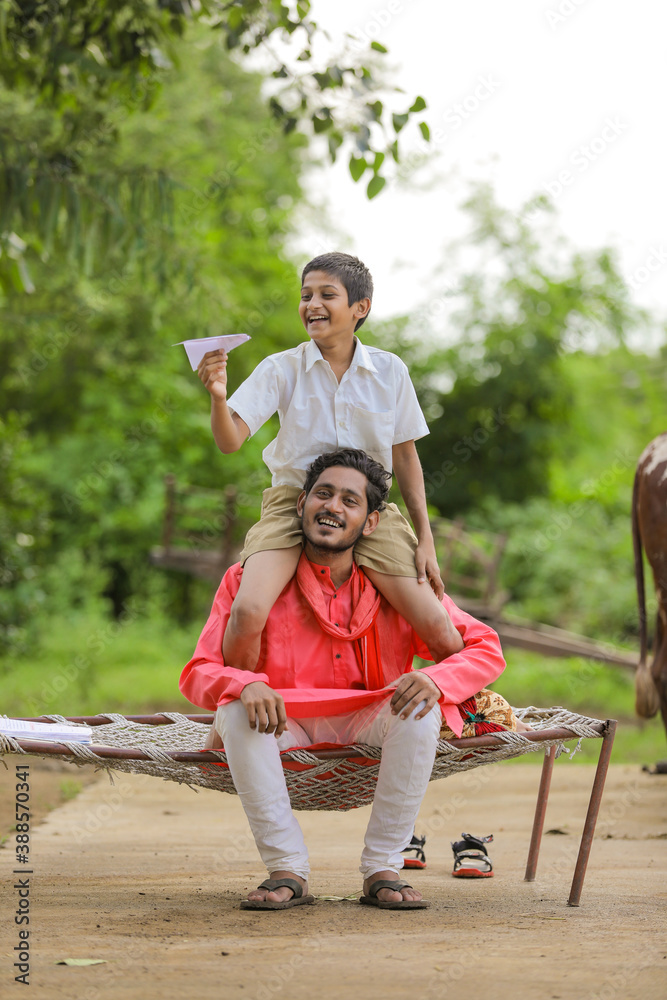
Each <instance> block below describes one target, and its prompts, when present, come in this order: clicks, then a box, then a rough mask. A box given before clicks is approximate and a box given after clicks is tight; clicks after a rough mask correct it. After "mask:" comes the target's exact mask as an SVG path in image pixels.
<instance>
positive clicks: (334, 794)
mask: <svg viewBox="0 0 667 1000" xmlns="http://www.w3.org/2000/svg"><path fill="white" fill-rule="evenodd" d="M514 711H515V713H516V715H517V718H519V719H521V720H522V721H523V722H526V723H528V724H529V725H530V726H531V727H532V728H533V730H534V732H535V734H538V735H540V736H543V737H544V738H541V739H539V740H534V739H533V738H532V737H533V734H529V736H524V735H523V734H521V733H515V732H500V733H494V734H493V738H490V739H488V740H487V741H486V742H484V738H483V737H479V736H478V737H470V738H468V739H461V740H452V741H445V740H439V741H438V749H437V753H436V758H435V764H434V766H433V772H432V774H431V780H434V779H436V778H445V777H447V776H448V775H450V774H455V773H456V772H457V771H465V770H468V769H469V768H471V767H480V766H482V765H485V764H491V763H494V762H495V761H498V760H506V759H508V758H510V757H518V756H520V755H522V754H524V753H534V752H536V751H539V750H540V749H548V748H549V747H554V746H555V747H556V756H559V755H560V753H561V752H562V751H563V749H564V741H565V740H566V739H573V738H576V739H577V740H581V739H587V738H588V739H590V738H592V739H599V738H600V735H601V731H600V727H601V726H604V725H605V724H604V723H603V722H602V721H601V720H599V719H589V718H587V717H586V716H582V715H575V714H573V713H572V712H568V711H566V710H565V709H563V708H550V709H539V708H532V707H531V708H523V709H515V710H514ZM138 718H139V719H141V720H142V721H138V719H137V717H128V718H126V717H124V716H122V715H117V714H113V713H109V714H105V715H99V716H94V717H92V718H86V719H85V720H83V719H76V720H74V719H65V718H64V717H63V716H60V715H48V716H42V717H41V720H40V721H49V722H60V723H66V722H72V721H85V722H86V723H87V724H89V725H92V726H93V727H94V728H93V744H92V745H86V744H79V743H69V742H68V743H57V744H45V743H44V742H43V741H36V740H16V739H12V738H11V737H7V736H2V735H0V753H26V752H30V753H37V754H40V753H41V754H42V755H43V756H47V755H48V756H62V757H64V758H66V759H69V760H70V761H71V762H72V763H75V764H82V765H83V764H93V765H95V766H96V767H98V768H105V769H112V770H117V771H127V772H131V773H138V774H151V775H154V776H156V777H160V778H164V779H165V780H169V781H177V782H179V783H181V784H187V785H193V786H203V787H205V788H215V789H217V790H218V791H221V792H230V793H233V794H235V791H236V790H235V788H234V784H233V782H232V778H231V774H230V771H229V768H228V766H227V756H226V754H225V753H224V751H202V750H201V747H202V746H203V743H204V739H205V736H206V730H205V728H204V724H205V725H210V724H211V723H212V721H213V716H212V715H211V716H209V715H202V716H187V715H180V714H178V713H176V712H165V713H163V714H162V715H160V716H155V717H152V718H151V717H138ZM146 718H151V722H150V723H149V722H147V721H145V720H146ZM552 730H558V732H559V735H556V734H555V733H554V734H553V735H550V732H551V731H552ZM489 744H491V745H489ZM109 750H115V751H120V753H115V754H110V753H108V751H109ZM380 756H381V749H380V748H379V747H370V746H364V745H355V746H349V747H341V748H340V750H333V751H317V750H315V751H311V750H309V749H293V750H289V751H286V752H285V753H283V754H282V759H283V767H284V771H285V779H286V782H287V788H288V791H289V795H290V800H291V802H292V807H293V808H294V809H325V810H348V809H355V808H357V807H359V806H364V805H367V804H368V803H370V802H372V800H373V794H374V791H375V783H376V781H377V774H378V770H379V767H380Z"/></svg>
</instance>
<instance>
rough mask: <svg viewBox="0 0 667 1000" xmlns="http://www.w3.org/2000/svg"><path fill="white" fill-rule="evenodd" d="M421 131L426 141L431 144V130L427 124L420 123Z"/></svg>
mask: <svg viewBox="0 0 667 1000" xmlns="http://www.w3.org/2000/svg"><path fill="white" fill-rule="evenodd" d="M419 129H420V131H421V134H422V135H423V136H424V138H425V139H426V141H427V142H430V141H431V130H430V128H429V127H428V125H427V124H426V122H420V123H419Z"/></svg>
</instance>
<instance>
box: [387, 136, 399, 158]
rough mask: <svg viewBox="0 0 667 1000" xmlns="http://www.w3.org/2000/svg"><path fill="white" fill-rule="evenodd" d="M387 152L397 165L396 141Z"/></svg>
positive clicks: (395, 140) (396, 140)
mask: <svg viewBox="0 0 667 1000" xmlns="http://www.w3.org/2000/svg"><path fill="white" fill-rule="evenodd" d="M389 152H390V153H391V155H392V159H393V160H394V162H395V163H398V139H394V141H393V142H392V144H391V146H390V147H389Z"/></svg>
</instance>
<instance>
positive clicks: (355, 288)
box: [301, 252, 373, 332]
mask: <svg viewBox="0 0 667 1000" xmlns="http://www.w3.org/2000/svg"><path fill="white" fill-rule="evenodd" d="M310 271H324V273H325V274H330V275H331V276H332V277H333V278H338V279H339V280H340V281H341V282H342V283H343V285H344V286H345V290H346V291H347V304H348V306H351V305H353V304H354V303H355V302H360V301H361V299H370V300H371V302H372V301H373V276H372V275H371V272H370V271H369V270H368V268H367V267H366V265H365V264H364V263H363V262H362V261H360V260H359V258H358V257H353V256H352V255H351V254H349V253H337V252H335V253H323V254H320V256H319V257H313V259H312V260H311V261H309V262H308V263H307V264H306V266H305V267H304V269H303V271H302V272H301V284H302V285H303V282H304V278H305V277H306V275H307V274H309V273H310ZM368 312H370V309H369V310H368ZM366 316H368V313H366ZM366 316H362V318H361V319H360V320H359V322H358V323H357V325H356V326H355V328H354V329H355V332H356V331H357V330H358V329H359V327H360V326H362V324H363V323H364V322H365V320H366Z"/></svg>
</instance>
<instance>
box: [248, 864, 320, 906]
mask: <svg viewBox="0 0 667 1000" xmlns="http://www.w3.org/2000/svg"><path fill="white" fill-rule="evenodd" d="M269 878H292V879H294V881H295V882H298V883H299V885H300V886H301V887H302V889H303V895H304V896H307V895H308V882H307V880H306V879H305V878H301V876H300V875H295V874H294V872H288V871H285V870H284V869H282V868H281V869H279V870H278V871H275V872H271V874H270V875H269ZM293 896H294V893H293V892H292V890H291V889H290V888H289V887H288V886H286V885H281V886H280V888H279V889H275V890H273V891H271V890H269V889H253V890H252V891H251V892H249V893H248V899H249V900H250V901H251V902H253V901H255V900H257V901H260V902H264V901H267V902H269V903H285V902H287V901H288V900H289V899H292V897H293Z"/></svg>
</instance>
